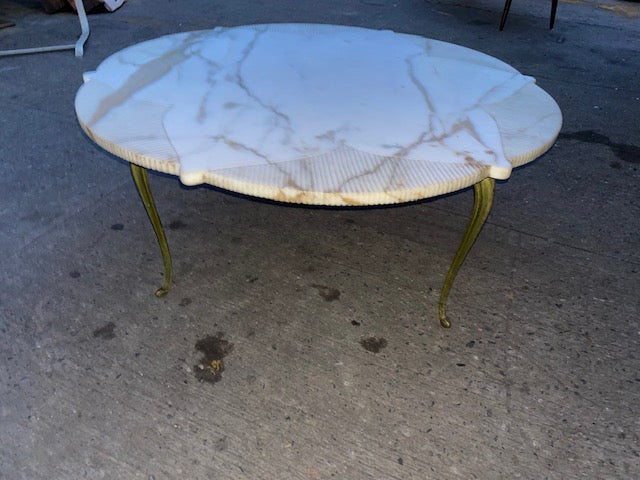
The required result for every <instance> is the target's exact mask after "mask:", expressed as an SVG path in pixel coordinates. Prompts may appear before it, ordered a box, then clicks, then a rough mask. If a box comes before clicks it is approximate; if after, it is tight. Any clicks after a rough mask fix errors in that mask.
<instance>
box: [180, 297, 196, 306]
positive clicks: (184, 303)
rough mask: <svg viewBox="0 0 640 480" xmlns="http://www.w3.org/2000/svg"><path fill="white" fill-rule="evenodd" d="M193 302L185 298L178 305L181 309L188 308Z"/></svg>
mask: <svg viewBox="0 0 640 480" xmlns="http://www.w3.org/2000/svg"><path fill="white" fill-rule="evenodd" d="M192 302H193V300H191V299H190V298H189V297H184V298H183V299H182V300H180V303H179V304H178V305H180V306H181V307H186V306H187V305H191V303H192Z"/></svg>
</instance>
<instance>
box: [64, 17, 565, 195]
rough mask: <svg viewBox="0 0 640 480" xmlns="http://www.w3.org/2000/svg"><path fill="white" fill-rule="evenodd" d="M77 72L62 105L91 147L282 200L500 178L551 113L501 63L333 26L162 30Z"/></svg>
mask: <svg viewBox="0 0 640 480" xmlns="http://www.w3.org/2000/svg"><path fill="white" fill-rule="evenodd" d="M84 79H85V83H84V84H83V85H82V87H81V88H80V90H79V91H78V94H77V96H76V102H75V107H76V113H77V115H78V119H79V121H80V124H81V125H82V127H83V129H84V130H85V132H86V133H87V135H89V137H91V138H92V139H93V140H94V141H95V142H96V143H98V144H99V145H100V146H102V147H103V148H105V149H106V150H108V151H110V152H112V153H114V154H115V155H118V156H119V157H122V158H123V159H125V160H128V161H129V162H133V163H135V164H137V165H140V166H142V167H146V168H150V169H154V170H158V171H162V172H165V173H169V174H173V175H178V176H179V177H180V179H181V181H182V182H183V183H184V184H186V185H197V184H202V183H208V184H211V185H215V186H218V187H221V188H224V189H228V190H232V191H235V192H239V193H244V194H248V195H252V196H257V197H263V198H270V199H274V200H279V201H285V202H295V203H307V204H321V205H374V204H388V203H399V202H406V201H411V200H417V199H421V198H426V197H431V196H435V195H440V194H443V193H447V192H451V191H455V190H459V189H462V188H465V187H467V186H469V185H472V184H474V183H476V182H478V181H480V180H482V179H484V178H486V177H493V178H496V179H505V178H508V177H509V175H510V173H511V169H512V168H513V167H516V166H519V165H522V164H524V163H526V162H529V161H531V160H533V159H535V158H536V157H538V156H539V155H541V154H542V153H544V152H545V151H546V150H547V149H548V148H549V147H550V146H551V145H552V144H553V142H554V141H555V138H556V136H557V134H558V132H559V130H560V126H561V123H562V116H561V113H560V109H559V108H558V106H557V104H556V103H555V102H554V100H553V99H552V98H551V97H550V96H549V95H548V94H547V93H545V92H544V91H543V90H542V89H540V88H539V87H538V86H536V85H535V80H534V79H533V78H531V77H528V76H524V75H522V74H520V73H519V72H518V71H517V70H515V69H514V68H512V67H510V66H509V65H507V64H505V63H504V62H501V61H500V60H497V59H495V58H493V57H490V56H488V55H485V54H482V53H479V52H477V51H474V50H470V49H468V48H464V47H460V46H457V45H453V44H449V43H445V42H440V41H437V40H429V39H425V38H422V37H419V36H414V35H406V34H398V33H394V32H391V31H380V30H369V29H364V28H356V27H346V26H335V25H309V24H272V25H252V26H241V27H234V28H215V29H213V30H207V31H196V32H187V33H179V34H174V35H169V36H165V37H161V38H157V39H155V40H151V41H147V42H144V43H140V44H137V45H133V46H131V47H128V48H126V49H124V50H122V51H120V52H117V53H115V54H113V55H111V56H110V57H109V58H107V59H106V60H104V61H103V62H102V63H101V64H100V65H99V66H98V68H97V70H96V71H95V72H88V73H86V74H85V78H84Z"/></svg>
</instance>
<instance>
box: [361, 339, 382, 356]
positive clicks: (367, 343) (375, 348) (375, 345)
mask: <svg viewBox="0 0 640 480" xmlns="http://www.w3.org/2000/svg"><path fill="white" fill-rule="evenodd" d="M360 345H362V347H363V348H364V349H365V350H368V351H369V352H372V353H379V352H380V350H382V349H383V348H384V347H386V346H387V341H386V340H385V339H384V338H382V337H380V338H378V337H368V338H363V339H362V340H360Z"/></svg>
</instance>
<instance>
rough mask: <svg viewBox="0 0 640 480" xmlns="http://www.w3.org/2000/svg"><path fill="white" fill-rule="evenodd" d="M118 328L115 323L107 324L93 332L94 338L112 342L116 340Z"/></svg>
mask: <svg viewBox="0 0 640 480" xmlns="http://www.w3.org/2000/svg"><path fill="white" fill-rule="evenodd" d="M115 328H116V324H115V323H113V322H109V323H107V324H106V325H105V326H104V327H100V328H97V329H96V330H94V331H93V336H94V337H95V338H102V339H103V340H111V339H113V338H116V334H115V332H114V330H115Z"/></svg>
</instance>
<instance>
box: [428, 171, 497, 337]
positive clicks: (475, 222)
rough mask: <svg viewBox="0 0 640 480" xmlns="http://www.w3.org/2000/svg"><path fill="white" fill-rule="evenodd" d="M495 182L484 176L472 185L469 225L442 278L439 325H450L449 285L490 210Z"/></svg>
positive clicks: (445, 326)
mask: <svg viewBox="0 0 640 480" xmlns="http://www.w3.org/2000/svg"><path fill="white" fill-rule="evenodd" d="M495 183H496V182H495V180H494V179H493V178H485V179H484V180H482V181H481V182H478V183H476V184H475V185H474V186H473V192H474V196H475V199H474V203H473V213H472V214H471V220H470V221H469V225H467V229H466V231H465V232H464V236H463V237H462V241H461V242H460V246H459V247H458V251H457V252H456V255H455V256H454V257H453V261H452V262H451V266H450V267H449V271H448V272H447V276H446V277H445V279H444V285H443V286H442V292H441V293H440V304H439V305H438V314H439V316H440V325H442V326H443V327H444V328H449V327H451V322H449V320H447V314H446V305H447V297H449V290H451V285H452V284H453V280H454V279H455V278H456V274H457V273H458V270H459V269H460V266H461V265H462V262H464V259H465V257H466V256H467V253H469V250H470V249H471V246H472V245H473V242H475V240H476V237H477V236H478V233H480V230H481V229H482V226H483V225H484V222H485V220H486V219H487V217H488V216H489V211H491V204H492V203H493V190H494V187H495Z"/></svg>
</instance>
